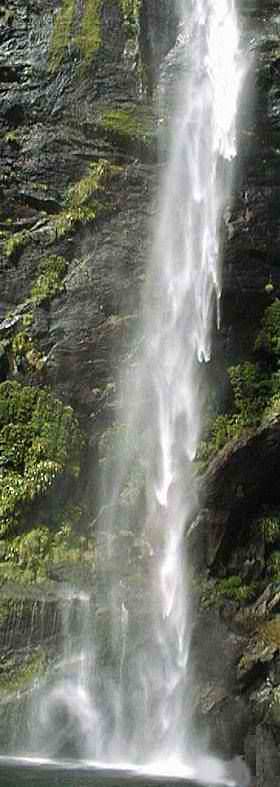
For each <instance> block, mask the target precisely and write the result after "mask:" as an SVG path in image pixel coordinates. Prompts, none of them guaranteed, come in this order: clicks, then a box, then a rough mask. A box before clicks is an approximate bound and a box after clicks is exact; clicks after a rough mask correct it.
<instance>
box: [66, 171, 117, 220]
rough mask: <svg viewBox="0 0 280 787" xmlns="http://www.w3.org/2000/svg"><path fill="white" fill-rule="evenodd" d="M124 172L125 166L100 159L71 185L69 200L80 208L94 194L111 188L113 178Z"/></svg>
mask: <svg viewBox="0 0 280 787" xmlns="http://www.w3.org/2000/svg"><path fill="white" fill-rule="evenodd" d="M122 172H123V167H120V166H117V165H116V164H111V163H110V162H109V161H107V160H106V159H100V160H99V161H98V162H94V163H93V164H91V165H90V168H89V172H88V174H87V175H85V176H84V177H83V178H81V180H79V181H77V183H74V185H73V186H70V188H69V189H68V193H67V202H68V203H69V205H70V206H71V207H72V208H76V209H77V208H79V207H81V206H82V205H85V204H86V203H88V202H89V200H90V199H91V197H92V196H93V195H94V194H97V193H99V192H104V191H106V190H108V189H109V187H110V184H111V182H112V180H113V178H114V177H115V176H117V175H119V174H120V173H122Z"/></svg>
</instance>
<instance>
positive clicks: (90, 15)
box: [49, 0, 103, 72]
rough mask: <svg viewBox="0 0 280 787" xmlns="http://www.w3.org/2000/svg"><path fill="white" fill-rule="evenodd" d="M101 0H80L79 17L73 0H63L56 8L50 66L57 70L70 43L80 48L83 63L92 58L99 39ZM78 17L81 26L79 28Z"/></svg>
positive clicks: (51, 68) (98, 46)
mask: <svg viewBox="0 0 280 787" xmlns="http://www.w3.org/2000/svg"><path fill="white" fill-rule="evenodd" d="M102 6H103V0H83V6H82V14H81V18H80V20H78V19H77V18H76V17H77V7H76V0H63V2H62V6H61V9H60V11H59V12H58V14H57V16H56V19H55V23H54V28H53V33H52V38H51V43H50V48H49V70H50V71H51V72H55V71H57V70H58V69H59V68H60V66H61V65H62V63H63V60H64V56H65V51H66V49H67V48H69V43H70V42H72V45H73V46H75V47H77V48H78V49H79V50H80V54H81V58H82V60H83V61H84V63H85V64H89V63H90V62H91V61H92V58H93V56H94V55H95V53H96V52H97V51H98V50H99V48H100V45H101V42H102V31H101V9H102ZM78 21H80V29H79V30H77V28H78Z"/></svg>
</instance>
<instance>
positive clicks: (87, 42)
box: [76, 0, 102, 63]
mask: <svg viewBox="0 0 280 787" xmlns="http://www.w3.org/2000/svg"><path fill="white" fill-rule="evenodd" d="M101 7H102V0H84V13H83V16H82V21H81V29H80V32H79V34H78V35H77V37H76V42H77V44H78V46H79V48H80V51H81V55H82V57H83V59H84V61H85V63H90V62H91V60H92V56H93V55H94V54H95V52H97V51H98V49H99V47H100V45H101V17H100V12H101Z"/></svg>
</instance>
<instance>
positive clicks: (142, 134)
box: [100, 106, 154, 144]
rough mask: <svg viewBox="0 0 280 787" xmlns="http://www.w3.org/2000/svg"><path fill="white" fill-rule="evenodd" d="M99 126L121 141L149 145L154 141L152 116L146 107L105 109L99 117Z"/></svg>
mask: <svg viewBox="0 0 280 787" xmlns="http://www.w3.org/2000/svg"><path fill="white" fill-rule="evenodd" d="M100 125H101V126H102V127H103V128H104V129H105V130H107V131H110V132H112V133H113V134H115V135H117V136H119V137H120V138H122V139H123V140H132V141H133V140H134V141H138V142H139V141H140V142H143V143H145V144H150V143H151V142H152V141H153V139H154V127H153V115H152V113H151V110H150V109H149V108H148V107H144V106H127V107H116V108H115V109H105V110H104V111H103V113H102V115H101V117H100Z"/></svg>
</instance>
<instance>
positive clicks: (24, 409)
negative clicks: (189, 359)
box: [0, 381, 83, 535]
mask: <svg viewBox="0 0 280 787" xmlns="http://www.w3.org/2000/svg"><path fill="white" fill-rule="evenodd" d="M82 446H83V437H82V434H81V432H80V430H79V426H78V423H77V420H76V418H75V416H74V413H73V410H72V409H71V407H65V405H63V404H62V402H60V401H59V400H58V399H54V397H53V396H52V395H51V394H50V393H49V391H47V390H45V389H38V388H32V387H30V386H23V385H21V384H19V383H17V382H14V381H13V382H11V381H6V382H4V383H1V384H0V472H1V489H0V533H1V534H2V535H5V534H6V533H9V532H14V531H15V529H16V527H17V525H18V524H19V522H22V523H24V521H25V514H26V510H27V509H28V505H30V503H32V502H33V500H34V499H35V498H36V497H38V496H42V495H45V494H46V493H47V492H48V490H49V489H50V488H51V487H52V485H53V484H54V482H55V481H56V479H57V478H58V477H59V476H61V475H62V473H67V474H69V475H70V476H74V477H77V476H78V475H79V470H80V454H81V448H82Z"/></svg>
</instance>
